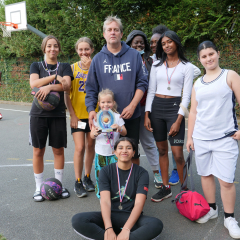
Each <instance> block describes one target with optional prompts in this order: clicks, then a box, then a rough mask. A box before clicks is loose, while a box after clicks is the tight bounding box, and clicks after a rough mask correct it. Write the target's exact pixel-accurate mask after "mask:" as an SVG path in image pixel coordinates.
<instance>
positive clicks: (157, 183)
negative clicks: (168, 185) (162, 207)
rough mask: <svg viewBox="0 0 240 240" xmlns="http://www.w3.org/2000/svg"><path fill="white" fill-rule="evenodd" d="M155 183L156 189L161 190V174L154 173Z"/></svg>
mask: <svg viewBox="0 0 240 240" xmlns="http://www.w3.org/2000/svg"><path fill="white" fill-rule="evenodd" d="M154 183H155V188H160V187H161V186H162V177H161V175H160V173H154Z"/></svg>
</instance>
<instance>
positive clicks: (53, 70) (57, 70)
mask: <svg viewBox="0 0 240 240" xmlns="http://www.w3.org/2000/svg"><path fill="white" fill-rule="evenodd" d="M44 62H45V66H46V71H47V72H48V75H49V76H50V75H51V73H50V71H49V70H48V66H47V62H46V61H44ZM58 67H59V62H57V68H56V75H57V71H58ZM53 71H55V70H53ZM55 82H56V79H54V82H53V83H52V84H55Z"/></svg>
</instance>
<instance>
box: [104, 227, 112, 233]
mask: <svg viewBox="0 0 240 240" xmlns="http://www.w3.org/2000/svg"><path fill="white" fill-rule="evenodd" d="M110 228H113V227H108V228H106V229H105V232H106V231H107V230H108V229H110Z"/></svg>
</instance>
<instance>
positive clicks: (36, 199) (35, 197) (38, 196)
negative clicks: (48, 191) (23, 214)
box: [33, 191, 45, 202]
mask: <svg viewBox="0 0 240 240" xmlns="http://www.w3.org/2000/svg"><path fill="white" fill-rule="evenodd" d="M33 200H34V202H42V201H44V200H45V198H44V197H43V196H42V195H41V193H40V191H35V193H34V194H33Z"/></svg>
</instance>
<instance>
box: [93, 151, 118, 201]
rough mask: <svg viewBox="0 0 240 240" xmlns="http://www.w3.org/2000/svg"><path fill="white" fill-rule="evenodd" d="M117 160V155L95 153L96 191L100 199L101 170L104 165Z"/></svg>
mask: <svg viewBox="0 0 240 240" xmlns="http://www.w3.org/2000/svg"><path fill="white" fill-rule="evenodd" d="M116 162H117V157H116V156H115V155H112V156H106V157H105V156H102V155H100V154H97V153H96V155H95V178H96V185H95V192H96V195H97V197H98V198H99V199H100V193H99V185H98V176H99V171H100V170H101V169H102V168H103V167H105V166H107V165H109V164H111V163H116Z"/></svg>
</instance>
